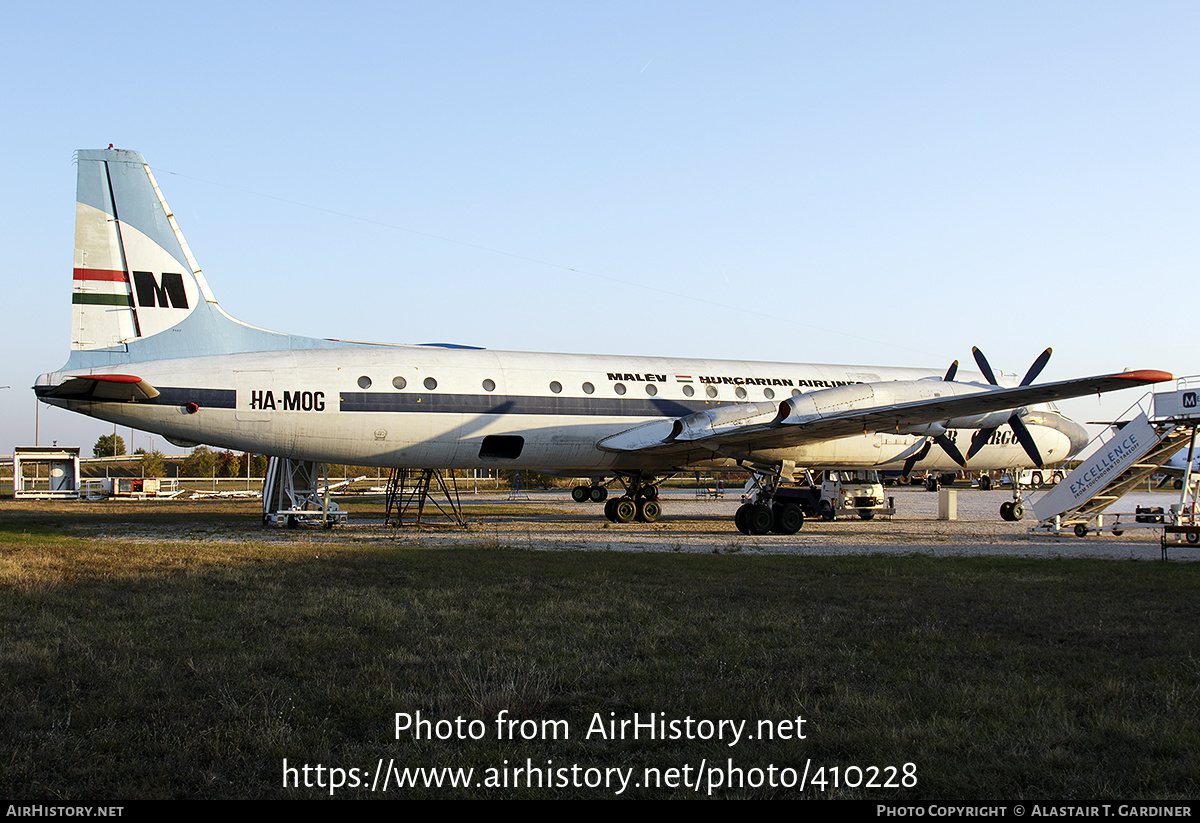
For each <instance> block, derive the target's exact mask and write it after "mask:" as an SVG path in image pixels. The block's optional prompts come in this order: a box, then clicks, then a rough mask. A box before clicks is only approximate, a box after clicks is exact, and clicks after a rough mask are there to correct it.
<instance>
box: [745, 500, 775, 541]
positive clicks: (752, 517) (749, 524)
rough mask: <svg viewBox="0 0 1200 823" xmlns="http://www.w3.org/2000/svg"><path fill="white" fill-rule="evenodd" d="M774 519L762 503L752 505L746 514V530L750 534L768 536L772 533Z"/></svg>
mask: <svg viewBox="0 0 1200 823" xmlns="http://www.w3.org/2000/svg"><path fill="white" fill-rule="evenodd" d="M772 520H773V518H772V517H771V510H770V509H768V508H767V507H766V506H764V505H762V504H760V503H751V504H750V509H749V510H748V511H747V512H746V528H748V529H749V530H750V534H768V533H770V531H771V525H772Z"/></svg>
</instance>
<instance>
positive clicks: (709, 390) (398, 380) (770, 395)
mask: <svg viewBox="0 0 1200 823" xmlns="http://www.w3.org/2000/svg"><path fill="white" fill-rule="evenodd" d="M422 385H423V386H425V388H426V389H428V390H429V391H433V390H434V389H436V388H437V380H435V379H433V378H432V377H426V378H425V379H424V380H423V381H422ZM482 385H483V390H484V391H488V392H491V391H495V390H496V381H495V380H492V379H491V378H488V379H485V380H484V381H483V384H482ZM392 386H393V387H394V388H396V389H404V388H406V387H407V386H408V381H407V380H405V379H404V378H403V377H399V376H397V377H393V378H392ZM358 387H359V388H360V389H369V388H371V378H369V377H367V376H366V375H365V374H364V375H363V376H362V377H360V378H358ZM581 388H582V389H583V393H584V394H595V392H596V387H595V386H594V385H592V384H591V383H589V382H584V384H583V386H582V387H581ZM562 390H563V387H562V383H559V382H558V381H557V380H551V381H550V391H552V392H554V393H555V394H562ZM613 391H614V392H616V393H617V394H618V395H624V394H625V393H626V392H627V391H628V389H627V388H626V387H625V384H624V383H613ZM646 394H647V395H649V396H650V397H654V396H656V395H657V394H658V386H657V385H655V384H654V383H647V384H646ZM695 394H696V390H695V388H693V387H692V386H690V385H688V384H686V383H685V384H684V386H683V396H684V397H693V396H695ZM704 394H705V395H706V396H707V397H708V398H709V399H710V400H714V399H716V397H717V395H718V394H719V392H718V390H717V387H716V386H713V385H708V386H705V387H704ZM733 394H734V396H735V397H737V399H738V400H745V399H747V397H749V392H747V391H746V387H745V386H738V387H737V388H735V389H734V390H733ZM798 394H800V390H799V389H792V396H793V397H795V396H796V395H798ZM763 397H765V398H766V399H767V400H774V399H775V390H774V389H772V388H770V387H769V386H768V387H765V388H763Z"/></svg>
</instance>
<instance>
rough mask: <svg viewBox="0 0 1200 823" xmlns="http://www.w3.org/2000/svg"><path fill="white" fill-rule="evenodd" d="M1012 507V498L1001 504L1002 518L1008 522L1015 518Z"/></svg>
mask: <svg viewBox="0 0 1200 823" xmlns="http://www.w3.org/2000/svg"><path fill="white" fill-rule="evenodd" d="M1012 507H1013V504H1012V501H1011V500H1008V501H1005V502H1004V503H1001V504H1000V519H1001V520H1005V521H1008V522H1011V521H1012V519H1013V517H1012Z"/></svg>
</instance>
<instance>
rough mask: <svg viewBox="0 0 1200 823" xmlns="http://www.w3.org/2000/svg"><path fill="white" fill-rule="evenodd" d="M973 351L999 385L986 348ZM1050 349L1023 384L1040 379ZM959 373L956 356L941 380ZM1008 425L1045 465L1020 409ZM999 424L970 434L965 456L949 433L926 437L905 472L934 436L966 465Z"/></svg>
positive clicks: (1031, 456) (988, 377)
mask: <svg viewBox="0 0 1200 823" xmlns="http://www.w3.org/2000/svg"><path fill="white" fill-rule="evenodd" d="M971 353H972V354H973V355H974V356H975V363H976V364H977V365H978V366H979V371H980V372H981V373H982V374H983V377H984V379H985V380H987V381H988V382H989V383H991V384H992V385H993V386H999V385H1000V383H999V381H997V380H996V374H995V372H993V371H992V367H991V365H990V364H989V363H988V361H987V358H986V357H984V356H983V352H982V351H980V350H979V348H978V347H974V348H972V349H971ZM1050 353H1051V349H1046V350H1045V351H1044V352H1042V353H1041V354H1040V355H1038V357H1037V359H1036V360H1034V361H1033V365H1031V366H1030V367H1029V371H1027V372H1025V377H1024V378H1022V379H1021V385H1022V386H1028V385H1029V384H1030V383H1032V382H1033V381H1034V380H1036V379H1037V377H1038V375H1039V374H1041V373H1042V369H1044V368H1046V364H1047V363H1048V362H1049V361H1050ZM956 374H958V361H957V360H955V361H954V362H953V363H951V364H950V368H949V369H947V370H946V376H945V377H943V378H942V380H944V381H946V382H950V381H952V380H953V379H954V376H955V375H956ZM1008 425H1009V427H1011V428H1012V430H1013V434H1014V435H1015V436H1016V438H1017V442H1018V443H1020V444H1021V447H1022V448H1023V449H1025V453H1026V454H1027V455H1029V459H1030V460H1032V461H1033V462H1034V464H1035V465H1037V466H1038V467H1039V468H1041V467H1043V466H1044V465H1045V463H1044V462H1043V460H1042V456H1041V454H1040V453H1039V452H1038V449H1037V443H1035V442H1034V439H1033V435H1032V434H1030V432H1029V429H1028V428H1027V427H1026V426H1025V423H1024V422H1023V421H1022V420H1021V411H1020V410H1019V409H1018V410H1015V411H1013V413H1012V414H1011V415H1010V416H1009V418H1008ZM997 428H998V426H989V427H987V428H982V429H979V430H978V431H976V432H975V434H974V435H973V436H972V437H971V446H970V448H968V449H967V455H966V457H963V454H962V452H960V451H959V450H958V447H957V446H956V445H954V441H952V440H951V439H950V438H948V437H947V436H946V435H944V434H939V435H936V436H933V437H926V438H925V442H924V444H922V446H921V447H920V448H918V449H916V450H915V451H914V452H913V453H912V454H911V455H910V456H909V457H908V459H906V460H905V461H904V469H903V475H904V476H905V477H908V475H909V473H910V472H911V471H912V470H913V467H914V466H915V465H916V464H917V463H918V462H919V461H921V460H924V459H925V458H926V457H927V456H928V454H929V445H930V441H931V440H932V441H933V442H934V443H937V444H938V446H940V447H941V449H942V451H944V452H945V453H946V454H947V455H949V456H950V459H951V460H953V461H954V462H955V463H957V464H958V465H960V466H965V465H966V464H967V461H968V460H970V459H971V458H972V457H974V456H975V455H976V454H978V453H979V450H980V449H982V448H983V447H984V445H986V444H987V442H988V440H990V439H991V437H992V435H993V434H995V432H996V429H997Z"/></svg>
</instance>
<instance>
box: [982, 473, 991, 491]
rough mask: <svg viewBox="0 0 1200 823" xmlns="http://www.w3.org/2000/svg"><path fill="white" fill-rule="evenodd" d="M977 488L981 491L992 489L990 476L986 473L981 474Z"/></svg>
mask: <svg viewBox="0 0 1200 823" xmlns="http://www.w3.org/2000/svg"><path fill="white" fill-rule="evenodd" d="M979 490H980V491H981V492H990V491H991V490H992V478H990V477H988V476H987V475H986V474H984V475H981V476H980V478H979Z"/></svg>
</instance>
